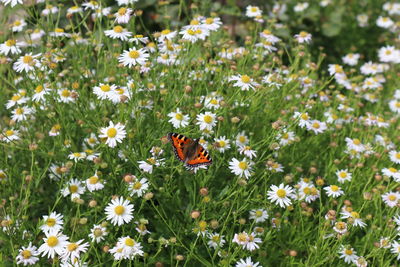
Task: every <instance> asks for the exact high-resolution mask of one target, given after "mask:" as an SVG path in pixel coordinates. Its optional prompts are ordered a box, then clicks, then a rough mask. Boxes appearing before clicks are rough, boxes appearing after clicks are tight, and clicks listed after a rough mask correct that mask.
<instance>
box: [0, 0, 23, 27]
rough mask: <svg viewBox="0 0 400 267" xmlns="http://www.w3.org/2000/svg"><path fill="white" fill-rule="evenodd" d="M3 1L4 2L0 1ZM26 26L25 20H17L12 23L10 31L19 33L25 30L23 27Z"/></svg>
mask: <svg viewBox="0 0 400 267" xmlns="http://www.w3.org/2000/svg"><path fill="white" fill-rule="evenodd" d="M2 1H4V0H2ZM11 1H15V0H11ZM26 25H28V24H27V23H26V22H25V20H23V19H17V20H15V21H14V22H13V24H12V27H11V30H12V31H13V32H21V31H23V29H24V28H25V26H26Z"/></svg>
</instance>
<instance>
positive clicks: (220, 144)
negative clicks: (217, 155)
mask: <svg viewBox="0 0 400 267" xmlns="http://www.w3.org/2000/svg"><path fill="white" fill-rule="evenodd" d="M218 143H219V146H220V147H225V146H226V142H225V141H224V140H220V141H219V142H218Z"/></svg>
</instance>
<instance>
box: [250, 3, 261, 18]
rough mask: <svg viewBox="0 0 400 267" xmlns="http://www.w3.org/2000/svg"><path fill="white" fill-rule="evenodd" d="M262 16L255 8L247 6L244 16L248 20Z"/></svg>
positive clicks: (258, 9) (259, 10)
mask: <svg viewBox="0 0 400 267" xmlns="http://www.w3.org/2000/svg"><path fill="white" fill-rule="evenodd" d="M261 15H262V10H261V9H260V8H259V7H257V6H251V5H250V6H247V7H246V16H247V17H249V18H256V17H259V16H261Z"/></svg>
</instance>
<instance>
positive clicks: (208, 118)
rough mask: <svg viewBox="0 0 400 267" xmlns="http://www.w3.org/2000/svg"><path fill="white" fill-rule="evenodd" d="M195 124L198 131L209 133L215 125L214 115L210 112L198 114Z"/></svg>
mask: <svg viewBox="0 0 400 267" xmlns="http://www.w3.org/2000/svg"><path fill="white" fill-rule="evenodd" d="M196 118H197V122H196V124H197V125H199V127H200V130H201V131H202V130H208V131H211V130H212V128H213V127H214V126H215V125H216V124H217V121H216V115H215V114H214V113H211V112H208V111H207V112H205V113H200V114H198V115H197V117H196Z"/></svg>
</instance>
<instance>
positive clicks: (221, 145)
mask: <svg viewBox="0 0 400 267" xmlns="http://www.w3.org/2000/svg"><path fill="white" fill-rule="evenodd" d="M214 140H215V144H216V148H217V150H218V151H219V152H221V153H224V152H225V151H226V150H228V149H230V148H231V145H230V140H229V139H226V137H225V136H220V137H218V138H215V139H214Z"/></svg>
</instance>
